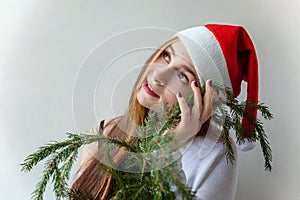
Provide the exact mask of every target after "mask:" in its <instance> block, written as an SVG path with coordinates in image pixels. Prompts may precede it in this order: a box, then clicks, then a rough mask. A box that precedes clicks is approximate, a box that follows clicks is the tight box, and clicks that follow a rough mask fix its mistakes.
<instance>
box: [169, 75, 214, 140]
mask: <svg viewBox="0 0 300 200" xmlns="http://www.w3.org/2000/svg"><path fill="white" fill-rule="evenodd" d="M211 85H212V81H211V80H207V81H206V93H205V95H204V101H203V104H202V97H201V93H200V89H199V87H197V86H196V85H195V81H193V82H192V83H191V87H192V90H193V92H194V105H193V107H192V108H190V107H189V106H188V105H187V102H186V101H185V99H184V98H183V97H182V95H181V93H178V94H177V100H178V103H179V107H180V110H181V120H180V123H179V124H178V125H177V127H176V128H175V129H174V130H172V132H173V133H174V134H175V135H174V136H175V137H176V140H177V141H180V143H185V142H188V141H189V140H191V139H192V138H193V137H194V136H195V135H196V134H197V133H198V132H199V131H200V129H201V126H202V124H203V123H204V122H205V121H207V120H208V119H209V118H210V117H211V116H212V114H213V107H212V97H214V96H215V94H216V92H215V91H214V90H213V88H212V86H211ZM217 96H218V95H217Z"/></svg>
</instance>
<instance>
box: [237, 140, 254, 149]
mask: <svg viewBox="0 0 300 200" xmlns="http://www.w3.org/2000/svg"><path fill="white" fill-rule="evenodd" d="M255 146H256V142H249V141H248V140H245V142H244V143H241V144H239V149H240V150H241V151H250V150H252V149H254V148H255Z"/></svg>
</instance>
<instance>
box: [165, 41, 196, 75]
mask: <svg viewBox="0 0 300 200" xmlns="http://www.w3.org/2000/svg"><path fill="white" fill-rule="evenodd" d="M172 45H173V44H171V45H170V46H168V48H170V49H171V52H172V54H173V55H176V54H175V50H174V47H173V46H172ZM192 66H193V67H194V65H192ZM181 67H183V68H184V70H185V71H187V72H189V73H191V74H192V75H193V76H194V78H195V79H197V77H198V76H197V75H196V74H195V73H194V72H193V71H192V70H191V69H190V68H189V67H187V66H186V65H181Z"/></svg>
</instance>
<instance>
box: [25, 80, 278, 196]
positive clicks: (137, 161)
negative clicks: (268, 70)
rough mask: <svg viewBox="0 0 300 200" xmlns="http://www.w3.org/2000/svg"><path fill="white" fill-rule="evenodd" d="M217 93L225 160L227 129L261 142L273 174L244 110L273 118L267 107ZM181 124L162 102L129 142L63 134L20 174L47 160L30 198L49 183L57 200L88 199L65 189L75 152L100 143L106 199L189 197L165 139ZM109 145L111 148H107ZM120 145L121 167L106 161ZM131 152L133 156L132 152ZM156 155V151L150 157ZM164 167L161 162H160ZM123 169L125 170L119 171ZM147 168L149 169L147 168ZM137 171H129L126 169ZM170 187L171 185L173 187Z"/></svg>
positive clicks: (175, 110)
mask: <svg viewBox="0 0 300 200" xmlns="http://www.w3.org/2000/svg"><path fill="white" fill-rule="evenodd" d="M214 88H215V89H216V90H220V91H223V92H224V94H225V95H226V97H227V98H225V99H223V98H220V99H219V100H218V101H213V107H214V109H215V114H214V115H213V116H212V119H213V120H215V121H216V122H217V123H219V124H222V126H223V129H222V135H221V136H222V138H223V141H224V145H225V148H226V156H227V158H228V161H230V162H231V163H232V162H233V161H234V153H233V150H232V143H231V139H230V131H231V130H233V131H234V132H235V138H236V142H237V143H239V144H240V143H243V142H245V140H248V141H249V142H255V141H259V142H260V145H261V148H262V152H263V156H264V158H265V169H266V170H269V171H271V169H272V166H271V161H272V151H271V147H270V143H269V141H268V138H267V135H266V134H265V130H264V127H263V124H262V122H261V121H260V120H258V119H257V120H254V119H253V117H252V116H251V115H249V114H248V113H246V112H245V111H244V110H245V106H246V105H248V106H249V105H250V106H253V108H257V109H258V110H259V111H260V112H261V114H262V116H263V118H264V119H265V120H270V119H272V118H273V115H272V113H271V112H270V111H269V108H268V107H267V106H266V105H265V104H264V103H261V102H259V103H258V104H257V105H256V104H253V103H251V102H246V101H245V102H239V101H238V100H237V99H236V98H235V97H234V95H233V93H232V91H231V89H230V88H228V87H226V86H218V85H214ZM200 90H201V94H202V96H204V94H205V86H204V87H202V88H200ZM186 100H187V103H188V105H189V106H192V105H193V96H192V95H190V96H188V97H186ZM243 116H244V117H246V118H247V120H249V121H250V122H251V124H253V127H254V130H253V133H252V134H251V137H246V136H248V135H249V133H248V132H247V131H245V130H244V129H243V128H242V127H241V121H242V117H243ZM179 122H180V107H179V104H175V105H174V106H173V107H172V108H171V109H170V108H168V106H167V104H162V106H161V107H160V108H159V110H158V112H154V111H149V112H148V116H147V118H146V119H145V121H144V125H143V126H139V127H138V128H137V130H136V137H134V138H133V139H132V140H130V141H120V140H118V139H114V138H107V137H104V136H103V134H102V131H101V130H99V133H98V134H74V133H67V137H68V139H67V140H65V141H62V142H51V143H49V144H46V145H44V146H42V147H40V148H38V150H37V151H36V152H34V153H32V154H30V155H29V156H27V157H26V158H25V160H24V162H23V163H22V164H21V167H22V168H21V171H23V172H29V171H31V170H32V169H33V168H34V167H35V166H36V165H37V164H38V163H39V162H41V161H43V160H44V159H47V160H46V161H45V167H44V170H43V174H42V176H41V179H40V180H39V182H38V183H37V185H36V188H35V190H34V191H33V193H32V198H33V199H37V200H42V199H43V194H44V192H45V188H46V185H47V183H48V182H49V181H50V180H51V178H52V182H53V184H54V192H55V195H56V198H57V199H62V198H64V197H70V198H72V199H75V197H76V199H92V198H91V197H90V195H89V194H86V193H82V192H80V191H76V190H72V189H69V188H68V180H69V175H70V171H71V168H72V166H73V163H74V162H75V160H76V158H77V155H78V150H79V148H80V147H82V146H83V145H85V144H90V143H93V142H99V140H102V141H104V143H103V144H108V145H107V146H106V147H105V149H104V152H103V154H105V156H104V157H106V160H105V162H106V164H108V165H104V164H100V165H101V167H104V168H106V170H108V171H109V172H110V173H111V174H112V177H113V180H114V182H113V186H112V188H113V189H112V193H111V194H109V198H110V199H128V197H129V196H130V197H131V198H133V199H140V198H141V197H142V198H143V199H144V200H147V199H157V200H158V199H174V198H175V196H176V195H179V196H181V197H182V199H192V198H193V196H194V193H193V191H190V189H189V188H187V187H186V185H185V184H183V183H182V182H181V181H180V180H181V179H180V175H181V172H180V167H179V166H178V164H179V163H178V162H177V161H176V160H175V159H174V158H173V154H172V151H171V149H170V147H169V145H168V144H169V143H170V141H171V140H172V138H170V137H168V135H165V133H166V130H168V129H172V128H174V127H176V125H177V124H178V123H179ZM110 144H111V145H110ZM120 147H124V148H125V149H126V150H127V151H128V152H129V153H128V154H126V155H127V157H126V159H125V160H124V161H123V162H122V164H121V165H122V166H120V165H119V166H114V162H113V160H112V159H111V157H110V152H112V149H113V148H120ZM130 152H133V153H130ZM153 152H156V153H153ZM162 163H163V164H162ZM120 168H122V169H124V170H125V171H120V170H119V169H120ZM149 169H150V170H149ZM127 170H128V171H136V172H137V171H138V172H139V173H130V172H126V171H127ZM172 187H175V188H176V189H175V190H174V188H173V189H172Z"/></svg>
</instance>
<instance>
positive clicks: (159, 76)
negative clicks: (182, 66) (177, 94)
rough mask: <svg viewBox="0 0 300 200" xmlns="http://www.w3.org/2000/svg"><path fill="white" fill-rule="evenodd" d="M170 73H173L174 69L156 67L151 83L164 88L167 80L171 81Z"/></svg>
mask: <svg viewBox="0 0 300 200" xmlns="http://www.w3.org/2000/svg"><path fill="white" fill-rule="evenodd" d="M172 71H174V69H172V68H170V67H167V66H159V67H156V68H155V69H154V70H153V74H152V76H153V82H154V83H155V84H159V85H162V86H166V85H167V84H168V80H170V79H171V76H172Z"/></svg>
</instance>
